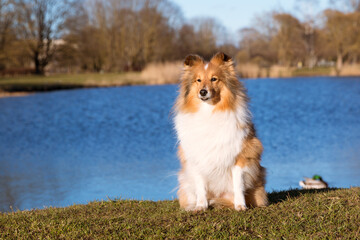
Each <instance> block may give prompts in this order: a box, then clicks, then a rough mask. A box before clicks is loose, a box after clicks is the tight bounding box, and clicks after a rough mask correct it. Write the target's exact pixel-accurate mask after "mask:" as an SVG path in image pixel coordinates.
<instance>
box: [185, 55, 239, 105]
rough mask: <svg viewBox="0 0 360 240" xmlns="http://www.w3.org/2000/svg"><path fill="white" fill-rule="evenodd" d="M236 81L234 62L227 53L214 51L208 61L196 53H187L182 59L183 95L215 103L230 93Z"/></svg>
mask: <svg viewBox="0 0 360 240" xmlns="http://www.w3.org/2000/svg"><path fill="white" fill-rule="evenodd" d="M234 82H238V80H237V78H236V74H235V70H234V63H233V61H232V59H231V57H229V56H228V55H226V54H225V53H222V52H219V53H216V54H215V55H214V56H213V57H212V58H211V60H210V61H209V62H205V61H204V59H203V58H202V57H200V56H198V55H188V56H187V57H186V58H185V61H184V73H183V76H182V88H183V91H184V95H185V96H184V97H192V98H198V99H200V100H201V101H203V102H207V103H209V104H213V105H215V104H217V103H218V102H219V101H221V99H222V98H223V97H225V94H231V92H232V90H231V89H232V88H237V86H236V85H237V84H236V83H235V85H234Z"/></svg>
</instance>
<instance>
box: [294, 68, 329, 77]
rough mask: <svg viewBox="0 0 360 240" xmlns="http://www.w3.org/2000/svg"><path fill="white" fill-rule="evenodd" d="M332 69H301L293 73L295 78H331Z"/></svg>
mask: <svg viewBox="0 0 360 240" xmlns="http://www.w3.org/2000/svg"><path fill="white" fill-rule="evenodd" d="M331 69H332V68H331V67H314V68H299V69H295V70H294V71H293V72H292V75H293V76H294V77H312V76H329V75H330V73H331Z"/></svg>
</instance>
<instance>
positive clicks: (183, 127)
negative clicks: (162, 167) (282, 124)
mask: <svg viewBox="0 0 360 240" xmlns="http://www.w3.org/2000/svg"><path fill="white" fill-rule="evenodd" d="M201 90H206V92H207V94H206V96H202V95H201V94H200V91H201ZM207 96H209V98H207ZM247 104H248V98H247V95H246V91H245V89H244V87H243V85H242V84H241V83H240V82H239V81H238V79H237V77H236V74H235V70H234V64H233V61H232V59H231V58H230V57H229V56H227V55H226V54H224V53H217V54H215V55H214V57H213V58H212V59H211V60H210V61H209V62H205V61H204V59H203V58H202V57H200V56H198V55H189V56H187V57H186V59H185V61H184V71H183V74H182V77H181V84H180V91H179V96H178V98H177V101H176V104H175V119H174V120H175V129H176V131H177V135H178V138H179V150H178V157H179V159H180V163H181V170H180V172H179V175H178V176H179V177H178V178H179V190H178V197H179V202H180V207H181V208H184V209H186V210H195V211H196V210H204V209H206V208H207V207H208V206H209V205H214V206H218V205H221V206H227V207H232V208H235V209H236V210H243V209H246V207H250V206H253V207H257V206H265V205H267V195H266V192H265V189H264V186H265V169H264V168H263V167H262V166H261V165H260V160H261V154H262V151H263V147H262V144H261V142H260V140H259V139H258V138H257V137H256V132H255V128H254V125H253V124H252V121H251V114H250V112H249V110H248V107H247ZM234 176H235V177H234ZM234 186H235V187H234ZM236 186H239V188H238V187H236ZM244 199H245V200H244Z"/></svg>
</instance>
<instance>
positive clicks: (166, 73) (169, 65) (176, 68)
mask: <svg viewBox="0 0 360 240" xmlns="http://www.w3.org/2000/svg"><path fill="white" fill-rule="evenodd" d="M181 71H182V62H165V63H150V64H148V65H147V66H146V67H145V68H144V70H143V71H142V72H141V74H140V76H141V79H142V80H143V81H144V82H146V83H147V84H171V83H177V82H178V81H179V78H180V74H181Z"/></svg>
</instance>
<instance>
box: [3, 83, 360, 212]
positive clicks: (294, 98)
mask: <svg viewBox="0 0 360 240" xmlns="http://www.w3.org/2000/svg"><path fill="white" fill-rule="evenodd" d="M243 82H244V84H245V86H246V87H247V89H248V95H249V96H250V98H251V103H250V108H251V111H252V113H253V120H254V123H255V126H256V128H257V132H258V136H259V138H260V139H261V141H262V142H263V145H264V148H265V151H264V154H263V160H262V164H263V165H264V166H265V167H266V168H267V172H268V175H267V185H266V189H267V191H273V190H286V189H289V188H297V187H298V182H299V181H300V180H302V178H303V177H304V176H307V177H311V176H313V175H314V174H319V175H321V176H322V177H323V178H324V180H326V181H327V182H328V183H329V186H330V187H347V188H348V187H350V186H359V185H360V78H355V77H349V78H331V77H317V78H292V79H257V80H245V81H243ZM176 95H177V86H175V85H164V86H131V87H118V88H97V89H81V90H66V91H58V92H49V93H41V94H34V95H29V96H25V97H16V98H2V99H0V211H10V209H11V208H12V209H15V210H16V209H20V210H23V209H32V208H43V207H45V206H56V207H58V206H68V205H72V204H78V203H87V202H89V201H94V200H101V199H105V200H106V199H108V198H111V199H113V198H122V199H149V200H163V199H173V198H175V197H176V190H175V188H176V185H177V179H176V172H177V171H178V169H179V163H178V160H177V157H176V137H175V132H174V130H173V125H172V119H171V117H172V116H171V114H170V113H171V108H172V105H173V103H174V101H175V98H176Z"/></svg>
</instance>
